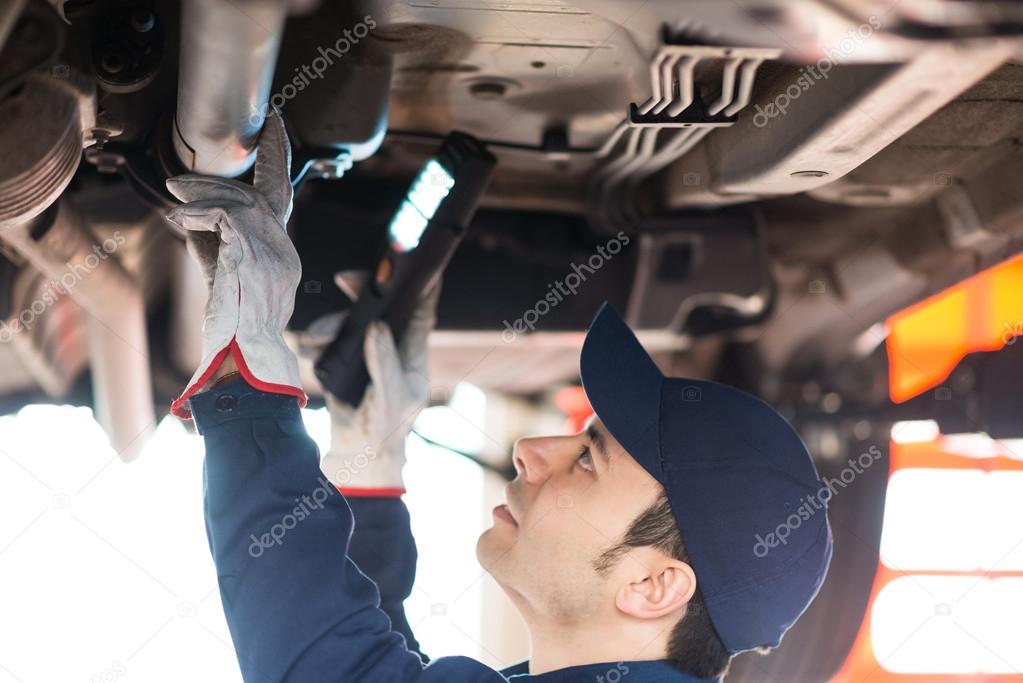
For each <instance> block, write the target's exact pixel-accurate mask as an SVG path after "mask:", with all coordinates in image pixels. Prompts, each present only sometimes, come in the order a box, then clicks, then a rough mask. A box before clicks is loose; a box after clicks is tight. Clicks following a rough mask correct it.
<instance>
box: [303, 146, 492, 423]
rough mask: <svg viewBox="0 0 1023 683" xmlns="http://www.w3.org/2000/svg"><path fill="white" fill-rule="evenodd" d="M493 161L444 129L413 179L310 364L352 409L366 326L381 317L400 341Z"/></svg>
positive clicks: (362, 382)
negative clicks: (348, 304) (366, 271)
mask: <svg viewBox="0 0 1023 683" xmlns="http://www.w3.org/2000/svg"><path fill="white" fill-rule="evenodd" d="M495 164H496V160H495V159H494V157H493V155H491V154H490V153H489V152H488V151H487V150H486V149H484V147H483V145H482V144H480V142H479V141H477V140H476V139H475V138H473V137H470V136H468V135H465V134H463V133H451V134H450V135H448V136H447V137H446V138H445V139H444V142H443V144H442V145H441V147H440V149H439V150H438V151H437V153H436V155H435V156H434V157H433V158H431V159H430V160H429V161H427V162H426V164H425V165H424V166H423V169H422V170H421V171H420V172H419V175H417V176H416V178H415V180H414V181H413V182H412V186H411V187H410V188H409V191H408V193H407V194H406V196H405V199H404V200H403V201H402V203H401V205H400V206H399V207H398V210H397V212H396V213H395V214H394V217H393V218H392V219H391V223H390V226H389V228H388V244H387V247H386V249H385V251H384V254H383V255H382V256H381V258H380V260H379V261H378V262H377V267H376V271H375V273H374V274H373V277H372V278H371V279H370V280H369V282H367V284H366V286H365V287H364V289H363V291H362V293H361V294H360V295H359V300H358V301H357V302H356V303H355V305H354V306H353V307H352V309H351V311H350V313H349V315H348V317H347V318H346V320H345V322H344V324H343V325H342V326H341V329H340V330H338V333H337V336H336V337H335V338H334V340H333V341H332V342H331V343H330V344H329V345H328V346H327V347H326V348H325V349H324V351H323V353H322V354H321V355H320V358H319V360H318V361H317V362H316V376H317V378H318V379H319V380H320V383H321V384H322V385H323V388H324V389H325V390H326V391H329V392H330V393H332V394H333V395H334V396H335V397H337V398H338V399H339V400H340V401H343V402H345V403H348V404H350V405H353V406H357V405H358V404H359V402H360V401H361V400H362V396H363V394H364V393H365V391H366V386H367V385H368V384H369V372H368V371H367V369H366V362H365V359H364V358H363V339H364V338H365V335H366V328H367V326H368V325H369V323H371V322H372V321H374V320H383V321H385V322H386V323H387V325H388V326H389V327H390V328H391V332H392V334H393V335H394V339H395V341H396V342H397V341H399V340H400V339H401V337H402V336H403V335H404V333H405V330H406V328H407V327H408V324H409V321H410V320H411V318H412V314H413V313H414V312H415V310H416V307H417V305H418V303H419V300H420V296H421V294H422V292H424V291H426V289H427V288H428V287H430V286H431V285H432V284H433V282H434V280H436V278H438V277H440V276H441V273H442V272H443V270H444V266H446V265H447V263H448V261H449V260H450V258H451V255H452V253H454V251H455V248H456V247H457V246H458V243H459V242H460V241H461V239H462V236H463V235H464V234H465V230H466V228H467V227H468V225H469V222H470V221H471V220H472V216H473V214H474V213H476V207H477V205H478V204H479V200H480V197H482V195H483V191H484V190H485V189H486V186H487V182H488V181H489V180H490V175H491V172H492V171H493V169H494V165H495Z"/></svg>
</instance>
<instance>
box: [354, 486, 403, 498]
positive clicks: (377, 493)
mask: <svg viewBox="0 0 1023 683" xmlns="http://www.w3.org/2000/svg"><path fill="white" fill-rule="evenodd" d="M337 490H338V491H340V492H341V495H343V496H347V497H348V498H401V496H402V495H403V494H404V493H405V487H404V486H399V487H395V488H379V489H360V488H348V487H347V486H338V487H337Z"/></svg>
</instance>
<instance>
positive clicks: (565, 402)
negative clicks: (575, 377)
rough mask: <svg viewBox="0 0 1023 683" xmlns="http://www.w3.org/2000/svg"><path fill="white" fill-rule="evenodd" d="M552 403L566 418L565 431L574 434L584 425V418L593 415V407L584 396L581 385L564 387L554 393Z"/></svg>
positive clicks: (586, 418)
mask: <svg viewBox="0 0 1023 683" xmlns="http://www.w3.org/2000/svg"><path fill="white" fill-rule="evenodd" d="M554 405H556V406H557V407H558V410H560V411H561V412H563V413H564V414H565V416H566V417H567V418H568V419H567V420H566V421H565V432H566V433H567V434H575V433H577V432H580V431H582V428H583V427H585V426H586V420H588V419H590V415H593V408H591V407H590V402H589V400H588V399H587V398H586V392H585V391H583V388H582V387H565V388H564V389H562V390H560V391H559V392H558V393H557V394H555V395H554Z"/></svg>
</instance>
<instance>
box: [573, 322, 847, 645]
mask: <svg viewBox="0 0 1023 683" xmlns="http://www.w3.org/2000/svg"><path fill="white" fill-rule="evenodd" d="M579 364H580V375H581V377H582V382H583V389H584V390H585V392H586V397H587V398H588V399H589V402H590V405H591V406H592V407H593V410H594V412H595V413H596V414H597V417H599V418H600V420H601V422H603V423H604V426H605V427H607V430H608V431H609V432H610V433H611V435H612V436H614V437H615V439H617V440H618V442H619V443H620V444H622V446H623V447H624V448H625V450H627V451H628V452H629V454H630V455H631V456H632V457H633V458H635V460H636V461H637V462H639V464H640V465H642V466H643V467H644V468H645V469H646V471H647V472H649V473H650V474H651V475H652V476H653V477H654V478H655V479H656V480H657V481H658V482H660V484H661V485H662V486H663V487H664V490H665V491H666V492H667V496H668V501H669V503H670V504H671V509H672V512H673V513H674V515H675V521H676V522H677V524H678V528H679V531H681V533H682V540H683V542H684V544H685V547H686V550H687V551H688V554H689V562H690V565H691V566H692V568H693V571H694V572H695V573H696V579H697V584H698V586H699V588H700V590H701V592H702V593H703V597H704V601H705V603H706V606H707V612H708V614H709V615H710V619H711V622H712V623H713V624H714V628H715V630H717V632H718V635H719V636H721V640H722V642H723V643H724V644H725V647H727V648H728V650H729V652H731V653H733V654H735V653H738V652H742V651H744V650H750V649H754V648H757V647H775V646H777V645H778V644H779V643H780V642H781V638H782V636H783V635H785V632H786V631H787V630H788V629H789V627H790V626H792V624H793V623H794V622H795V621H796V619H798V618H799V616H800V615H801V614H802V613H803V612H804V611H805V610H806V608H807V607H808V606H809V604H810V602H811V601H812V600H813V598H814V597H815V596H816V595H817V591H818V590H819V589H820V586H821V583H823V581H824V577H825V575H826V574H827V571H828V565H829V564H830V563H831V549H832V540H831V527H830V525H829V524H828V517H827V506H826V502H827V500H828V499H829V498H830V492H828V490H827V489H826V488H825V486H824V484H823V483H822V482H821V481H820V478H819V477H818V475H817V469H816V468H815V467H814V465H813V461H812V460H811V459H810V454H809V452H808V451H807V449H806V446H805V445H804V444H803V442H802V440H801V439H800V438H799V435H798V434H796V431H795V430H794V429H793V428H792V426H791V425H789V423H788V422H787V421H786V420H785V418H783V417H782V416H781V415H779V414H778V413H777V412H776V411H775V410H774V409H773V408H771V407H770V406H769V405H767V404H766V403H764V402H763V401H761V400H760V399H758V398H756V397H754V396H751V395H749V394H747V393H745V392H742V391H739V390H738V389H734V388H732V387H728V386H725V385H723V384H718V383H716V382H707V381H703V380H696V379H684V378H674V377H665V376H664V375H663V374H662V373H661V371H660V370H659V369H658V368H657V366H656V365H655V364H654V362H653V360H651V358H650V356H649V355H648V354H647V352H646V351H645V350H644V349H643V347H642V345H640V343H639V340H637V339H636V336H635V335H634V334H633V333H632V330H630V329H629V327H628V325H626V324H625V322H624V321H623V320H622V319H621V317H620V316H619V315H618V313H617V312H616V311H615V310H614V309H613V308H612V307H611V306H610V305H609V304H607V303H606V302H605V303H604V304H602V305H601V307H600V308H599V309H598V311H597V314H596V316H594V318H593V322H592V323H591V325H590V329H589V331H588V332H587V334H586V341H585V342H584V343H583V349H582V354H581V355H580V359H579ZM822 491H823V492H825V493H826V495H823V496H822V495H821V494H822Z"/></svg>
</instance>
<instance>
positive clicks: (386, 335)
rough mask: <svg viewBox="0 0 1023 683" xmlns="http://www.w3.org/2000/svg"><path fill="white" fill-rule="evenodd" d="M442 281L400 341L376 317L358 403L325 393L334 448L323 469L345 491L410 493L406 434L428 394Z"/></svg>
mask: <svg viewBox="0 0 1023 683" xmlns="http://www.w3.org/2000/svg"><path fill="white" fill-rule="evenodd" d="M439 294H440V283H439V282H438V283H436V284H434V285H433V286H432V287H431V288H430V289H429V290H428V291H427V292H425V293H424V294H423V296H422V300H421V301H420V304H419V307H418V308H417V310H416V313H415V314H414V315H413V317H412V320H411V321H410V322H409V326H408V328H407V330H406V331H405V335H404V336H403V337H402V340H401V343H400V344H399V345H397V346H396V345H395V343H394V337H393V336H392V335H391V330H390V328H389V327H388V326H387V325H386V324H385V323H383V322H380V321H376V322H374V323H372V324H371V325H370V326H369V329H368V330H367V332H366V341H365V345H364V350H365V356H366V367H367V369H368V370H369V376H370V385H369V387H368V388H367V389H366V394H365V395H364V396H363V399H362V402H361V403H360V404H359V406H358V407H357V408H352V407H351V406H350V405H348V404H346V403H342V402H340V401H338V400H337V399H336V398H334V397H333V396H332V395H331V394H329V393H328V394H326V399H327V408H328V410H329V411H330V425H331V428H330V450H328V451H327V454H326V455H325V456H324V457H323V460H322V462H321V469H322V470H323V473H324V474H325V475H326V476H327V478H328V479H329V480H330V481H331V482H332V483H333V484H334V485H335V486H337V487H338V488H339V489H340V490H341V492H342V493H343V494H345V495H346V496H373V497H378V496H400V495H401V494H402V493H404V492H405V484H404V480H403V478H402V468H404V466H405V439H406V437H407V436H408V434H409V432H410V431H411V429H412V424H413V423H414V422H415V420H416V418H417V417H418V416H419V413H420V412H421V411H422V409H423V408H424V407H425V406H426V403H427V400H428V398H429V380H428V378H427V374H426V373H427V359H428V352H427V344H426V341H427V337H428V336H429V334H430V331H431V330H432V329H433V326H434V322H435V320H436V308H437V298H438V296H439Z"/></svg>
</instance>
